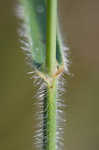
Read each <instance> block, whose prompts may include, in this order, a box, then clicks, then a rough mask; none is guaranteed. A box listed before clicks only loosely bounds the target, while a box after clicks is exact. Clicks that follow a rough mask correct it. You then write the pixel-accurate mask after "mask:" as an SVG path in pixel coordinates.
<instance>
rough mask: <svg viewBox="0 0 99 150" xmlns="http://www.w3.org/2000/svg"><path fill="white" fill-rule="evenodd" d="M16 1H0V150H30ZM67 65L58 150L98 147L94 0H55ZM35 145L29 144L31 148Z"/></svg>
mask: <svg viewBox="0 0 99 150" xmlns="http://www.w3.org/2000/svg"><path fill="white" fill-rule="evenodd" d="M15 6H16V2H15V1H14V0H7V1H1V2H0V150H1V149H2V150H31V149H32V140H31V136H32V127H33V126H34V124H35V122H34V121H33V120H32V101H33V100H32V97H33V83H32V80H30V79H29V76H28V75H27V74H26V73H27V72H28V71H29V69H28V67H27V65H26V63H25V56H24V54H23V52H22V51H21V49H20V44H19V36H18V34H17V30H18V26H19V25H18V20H17V19H16V17H15V15H14V8H15ZM59 10H60V11H59V15H60V22H61V25H62V31H63V34H64V41H65V42H68V45H69V47H70V59H71V60H72V64H71V67H70V72H71V73H73V74H74V76H69V77H67V79H66V80H67V85H66V86H67V89H66V92H65V95H64V100H65V103H66V104H67V105H68V107H67V109H66V110H65V114H66V118H67V123H66V124H65V148H64V150H93V149H94V150H98V149H99V108H98V107H99V1H97V0H83V1H82V0H75V1H74V0H62V1H61V0H59ZM34 149H35V148H33V150H34Z"/></svg>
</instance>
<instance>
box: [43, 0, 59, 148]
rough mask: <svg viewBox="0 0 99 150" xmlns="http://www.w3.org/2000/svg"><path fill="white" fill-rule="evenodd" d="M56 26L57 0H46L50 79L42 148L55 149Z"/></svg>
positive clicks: (47, 55) (47, 51) (47, 61)
mask: <svg viewBox="0 0 99 150" xmlns="http://www.w3.org/2000/svg"><path fill="white" fill-rule="evenodd" d="M56 26H57V0H47V47H46V68H47V73H48V75H49V77H50V79H51V85H49V84H48V87H47V95H46V98H45V105H46V106H45V107H44V109H45V110H44V112H45V116H44V118H45V119H44V129H45V132H44V138H45V139H46V141H45V142H44V150H56V82H57V79H56V78H53V74H54V73H55V71H56Z"/></svg>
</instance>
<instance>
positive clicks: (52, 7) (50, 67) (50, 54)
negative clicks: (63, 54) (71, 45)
mask: <svg viewBox="0 0 99 150" xmlns="http://www.w3.org/2000/svg"><path fill="white" fill-rule="evenodd" d="M56 26H57V0H47V45H46V66H47V71H48V74H50V75H52V74H53V73H54V72H55V68H56Z"/></svg>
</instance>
